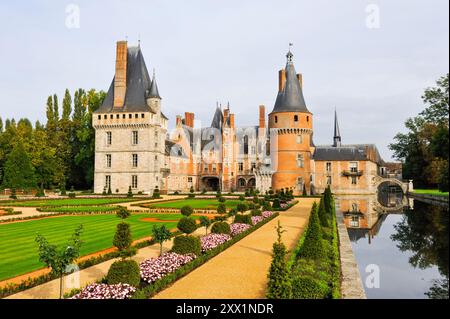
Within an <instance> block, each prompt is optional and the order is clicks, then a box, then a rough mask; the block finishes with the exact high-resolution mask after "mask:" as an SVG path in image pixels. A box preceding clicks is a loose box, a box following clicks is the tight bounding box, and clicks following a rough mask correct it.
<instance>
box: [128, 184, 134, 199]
mask: <svg viewBox="0 0 450 319" xmlns="http://www.w3.org/2000/svg"><path fill="white" fill-rule="evenodd" d="M127 197H128V198H131V197H133V191H132V190H131V186H128V193H127Z"/></svg>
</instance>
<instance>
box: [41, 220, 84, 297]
mask: <svg viewBox="0 0 450 319" xmlns="http://www.w3.org/2000/svg"><path fill="white" fill-rule="evenodd" d="M82 231H83V225H80V226H78V228H77V229H75V232H74V233H73V235H72V238H71V239H70V241H69V242H68V244H67V246H65V247H62V248H61V249H59V250H58V248H57V247H56V245H51V244H49V242H48V241H47V239H46V238H45V237H43V236H42V235H39V234H38V235H37V236H36V242H37V243H38V245H39V248H38V249H39V261H41V262H43V263H44V264H46V265H47V266H48V267H50V268H51V269H52V273H53V274H55V275H57V276H58V277H59V298H60V299H62V297H63V278H64V274H65V273H66V271H67V266H69V265H70V264H72V263H73V262H74V260H75V259H77V258H78V257H79V255H80V247H81V244H82V241H81V239H80V237H81V232H82Z"/></svg>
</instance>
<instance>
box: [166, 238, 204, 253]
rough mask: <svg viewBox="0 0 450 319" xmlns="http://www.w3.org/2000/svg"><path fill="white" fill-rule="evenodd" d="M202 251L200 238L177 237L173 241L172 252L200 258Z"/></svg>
mask: <svg viewBox="0 0 450 319" xmlns="http://www.w3.org/2000/svg"><path fill="white" fill-rule="evenodd" d="M201 251H202V245H201V242H200V238H198V237H195V236H177V237H175V238H174V240H173V247H172V252H174V253H177V254H180V255H185V254H190V253H192V254H194V255H195V256H199V255H200V253H201Z"/></svg>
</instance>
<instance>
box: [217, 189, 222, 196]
mask: <svg viewBox="0 0 450 319" xmlns="http://www.w3.org/2000/svg"><path fill="white" fill-rule="evenodd" d="M216 197H217V198H220V197H222V192H221V191H220V189H218V190H217V193H216Z"/></svg>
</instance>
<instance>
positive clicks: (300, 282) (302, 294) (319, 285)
mask: <svg viewBox="0 0 450 319" xmlns="http://www.w3.org/2000/svg"><path fill="white" fill-rule="evenodd" d="M327 294H328V286H327V285H326V284H325V283H323V282H321V281H319V280H316V279H314V278H311V277H309V276H301V275H300V276H296V277H294V278H293V280H292V298H294V299H324V298H326V297H327Z"/></svg>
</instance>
